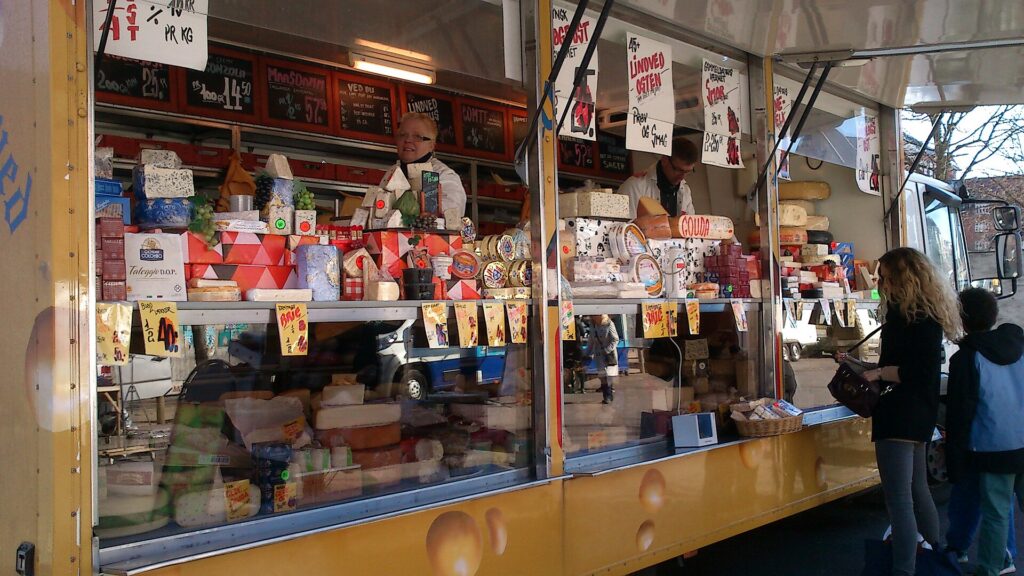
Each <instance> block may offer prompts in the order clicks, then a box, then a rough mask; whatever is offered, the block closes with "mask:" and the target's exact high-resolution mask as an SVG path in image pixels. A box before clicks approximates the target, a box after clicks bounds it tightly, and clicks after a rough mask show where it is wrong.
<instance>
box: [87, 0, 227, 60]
mask: <svg viewBox="0 0 1024 576" xmlns="http://www.w3.org/2000/svg"><path fill="white" fill-rule="evenodd" d="M209 7H210V0H117V3H116V4H115V6H114V12H113V15H111V16H110V31H109V32H108V34H107V45H106V51H105V52H106V53H107V54H113V55H115V56H124V57H125V58H135V59H137V60H146V61H149V62H161V63H163V64H170V65H174V66H183V67H185V68H192V69H194V70H203V69H205V68H206V57H207V47H208V42H207V36H206V24H207V13H208V12H209ZM92 10H93V13H92V16H93V22H94V25H95V26H96V32H95V34H93V38H94V40H95V44H94V46H93V48H94V49H96V50H99V47H100V40H101V39H102V36H103V28H104V26H105V24H106V21H107V16H108V14H109V13H110V0H95V1H94V2H93V3H92Z"/></svg>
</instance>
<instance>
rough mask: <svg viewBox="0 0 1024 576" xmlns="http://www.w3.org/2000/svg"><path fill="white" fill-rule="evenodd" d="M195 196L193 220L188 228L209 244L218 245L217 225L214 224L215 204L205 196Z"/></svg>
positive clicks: (211, 245)
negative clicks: (211, 203)
mask: <svg viewBox="0 0 1024 576" xmlns="http://www.w3.org/2000/svg"><path fill="white" fill-rule="evenodd" d="M194 198H195V199H194V200H193V208H194V211H193V216H192V222H190V223H189V225H188V229H189V230H190V231H192V232H194V233H195V234H197V235H199V236H201V237H202V238H203V240H205V241H206V245H207V246H210V247H213V246H216V245H217V234H216V232H217V227H216V226H215V225H214V224H213V206H212V205H210V202H209V201H207V199H206V198H205V197H202V196H196V197H194Z"/></svg>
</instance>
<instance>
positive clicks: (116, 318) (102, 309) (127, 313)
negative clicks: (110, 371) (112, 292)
mask: <svg viewBox="0 0 1024 576" xmlns="http://www.w3.org/2000/svg"><path fill="white" fill-rule="evenodd" d="M131 337H132V305H131V304H124V303H120V302H98V303H97V304H96V363H97V364H102V365H104V366H124V365H125V364H127V363H128V349H129V345H130V344H131Z"/></svg>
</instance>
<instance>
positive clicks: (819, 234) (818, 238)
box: [807, 230, 833, 244]
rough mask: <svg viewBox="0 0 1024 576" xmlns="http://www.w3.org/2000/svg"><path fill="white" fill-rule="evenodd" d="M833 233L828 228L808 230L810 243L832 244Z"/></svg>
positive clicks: (808, 241)
mask: <svg viewBox="0 0 1024 576" xmlns="http://www.w3.org/2000/svg"><path fill="white" fill-rule="evenodd" d="M832 240H833V238H832V233H831V232H829V231H828V230H811V231H809V232H807V243H808V244H831V243H832Z"/></svg>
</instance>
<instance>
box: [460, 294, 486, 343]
mask: <svg viewBox="0 0 1024 576" xmlns="http://www.w3.org/2000/svg"><path fill="white" fill-rule="evenodd" d="M455 321H456V323H457V324H458V326H459V347H460V348H476V347H477V346H479V345H480V324H479V315H478V314H477V310H476V302H455Z"/></svg>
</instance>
